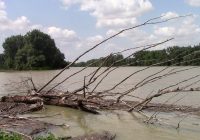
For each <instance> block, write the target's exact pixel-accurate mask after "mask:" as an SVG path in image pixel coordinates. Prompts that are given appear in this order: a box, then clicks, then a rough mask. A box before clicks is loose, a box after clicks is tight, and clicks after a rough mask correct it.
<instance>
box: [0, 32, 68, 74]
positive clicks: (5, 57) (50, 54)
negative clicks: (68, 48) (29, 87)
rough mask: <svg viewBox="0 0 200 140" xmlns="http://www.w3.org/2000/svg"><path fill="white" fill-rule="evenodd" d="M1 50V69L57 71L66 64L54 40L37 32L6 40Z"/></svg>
mask: <svg viewBox="0 0 200 140" xmlns="http://www.w3.org/2000/svg"><path fill="white" fill-rule="evenodd" d="M3 49H4V53H3V54H0V68H1V69H13V70H30V69H59V68H63V67H64V66H65V65H66V64H67V62H65V57H64V54H62V53H61V52H60V50H59V49H58V48H57V47H56V45H55V42H54V40H53V39H52V38H51V37H50V36H49V35H47V34H45V33H43V32H41V31H39V30H33V31H31V32H28V33H27V34H26V35H24V36H22V35H16V36H11V37H8V38H6V39H5V41H4V43H3Z"/></svg>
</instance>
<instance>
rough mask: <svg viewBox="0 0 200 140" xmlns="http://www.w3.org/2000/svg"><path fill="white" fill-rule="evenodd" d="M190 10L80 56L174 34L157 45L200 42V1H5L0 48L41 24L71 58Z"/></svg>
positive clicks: (0, 13) (102, 53) (1, 2)
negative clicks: (151, 22) (156, 19)
mask: <svg viewBox="0 0 200 140" xmlns="http://www.w3.org/2000/svg"><path fill="white" fill-rule="evenodd" d="M188 14H192V15H191V16H188V17H184V18H179V19H174V20H171V21H168V22H166V23H162V24H155V25H147V26H145V27H140V28H137V29H134V30H131V31H128V32H125V33H123V34H122V35H120V36H118V37H116V38H114V39H112V40H110V41H108V42H107V43H105V44H103V45H101V46H99V47H98V48H97V49H95V50H94V51H92V52H90V53H88V54H87V55H86V56H84V57H83V58H81V59H80V60H88V59H92V58H99V57H103V56H106V55H108V54H109V53H111V52H118V51H121V50H123V49H127V48H133V47H138V46H142V45H146V44H152V43H157V42H160V41H164V40H166V39H169V38H172V37H173V38H174V40H172V41H170V42H168V43H166V44H163V45H161V46H157V47H156V48H154V49H163V48H167V47H169V46H175V45H178V46H188V45H195V44H199V43H200V17H199V16H200V15H199V14H200V0H0V53H2V52H3V47H2V44H3V42H4V40H5V38H7V37H9V36H11V35H18V34H22V35H24V34H26V32H28V31H31V30H33V29H39V30H41V31H42V32H45V33H47V34H49V35H50V36H51V37H52V38H53V39H54V40H55V42H56V46H57V47H58V48H59V49H60V50H61V52H63V53H64V54H65V58H66V60H68V61H72V60H74V59H75V58H76V57H77V56H78V55H80V54H81V53H83V52H84V51H86V50H87V49H89V48H90V47H92V46H93V45H95V44H96V43H98V42H100V41H102V40H103V39H104V38H106V37H109V36H111V35H113V34H115V33H116V32H118V31H120V30H121V29H125V28H128V27H132V26H135V25H138V24H141V23H143V22H145V21H146V20H148V19H150V18H154V17H158V16H162V18H161V19H160V20H165V19H169V18H173V17H177V16H181V15H188ZM125 55H126V54H125Z"/></svg>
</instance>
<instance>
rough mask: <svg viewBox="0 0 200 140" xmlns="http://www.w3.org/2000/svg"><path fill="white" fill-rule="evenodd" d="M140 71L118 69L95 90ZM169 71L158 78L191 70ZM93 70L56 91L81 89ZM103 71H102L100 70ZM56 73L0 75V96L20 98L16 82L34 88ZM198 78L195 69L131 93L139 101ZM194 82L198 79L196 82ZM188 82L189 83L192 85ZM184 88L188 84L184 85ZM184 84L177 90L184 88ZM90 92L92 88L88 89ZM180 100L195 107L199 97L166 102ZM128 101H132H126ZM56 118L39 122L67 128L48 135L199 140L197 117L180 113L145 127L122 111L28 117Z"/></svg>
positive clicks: (63, 111) (53, 110)
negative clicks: (25, 82) (28, 79)
mask: <svg viewBox="0 0 200 140" xmlns="http://www.w3.org/2000/svg"><path fill="white" fill-rule="evenodd" d="M143 68H144V67H122V68H119V69H117V70H116V71H114V72H113V73H111V74H110V75H109V76H108V77H107V78H106V79H105V81H104V82H103V83H102V84H101V85H100V86H99V87H98V89H97V90H105V89H109V88H111V87H112V86H113V85H115V84H116V83H118V82H119V81H121V80H122V79H123V78H124V77H126V76H128V75H130V74H131V73H133V72H135V71H138V70H140V69H143ZM163 68H164V67H153V68H150V69H147V70H145V71H142V72H140V73H137V74H136V75H134V76H133V77H131V78H130V79H128V80H127V81H126V82H124V83H123V84H122V85H121V86H119V87H118V88H116V89H115V90H114V91H124V90H127V89H129V88H131V87H133V85H135V84H137V83H138V82H139V81H141V80H142V79H144V78H145V77H147V76H148V75H151V74H153V73H156V72H158V71H160V70H162V69H163ZM174 68H175V67H173V68H169V69H166V70H165V71H163V72H161V73H159V74H158V75H163V74H165V73H167V72H172V70H173V71H179V70H183V69H188V68H192V67H177V68H175V69H174ZM80 69H81V68H70V69H68V70H67V71H65V72H64V73H63V75H61V76H60V77H58V79H57V80H56V81H55V82H54V83H52V85H54V84H55V83H57V82H59V81H61V80H62V79H64V78H65V77H67V76H68V75H70V74H72V73H74V72H76V71H78V70H80ZM95 69H96V68H88V69H86V70H85V71H84V72H82V73H80V74H78V75H76V76H74V77H73V78H71V79H69V80H68V81H66V82H65V83H63V84H62V86H59V89H61V90H65V91H67V90H68V91H72V90H74V89H77V88H78V87H80V86H83V79H84V75H87V74H89V73H91V72H92V71H93V70H95ZM103 69H105V68H103ZM57 72H58V71H57V70H55V71H54V70H52V71H20V72H16V71H10V72H0V96H3V95H7V94H19V93H20V94H23V90H24V89H23V88H22V89H19V88H18V87H19V86H21V87H25V86H26V85H22V84H19V82H20V81H22V80H23V79H25V78H26V77H32V78H33V81H34V82H35V83H36V85H37V86H40V85H43V84H44V83H45V82H47V81H48V80H49V79H50V78H52V76H53V75H55V74H56V73H57ZM198 74H200V68H198V67H195V68H192V69H190V70H187V71H184V72H180V73H176V74H175V75H171V76H167V77H164V78H163V79H161V80H158V81H156V82H154V83H151V84H148V85H145V86H144V87H142V88H139V89H138V90H136V91H135V92H134V95H135V96H140V97H142V98H144V97H146V96H147V95H149V94H150V93H153V92H157V91H158V90H159V89H162V88H164V87H166V86H169V85H172V84H176V83H177V82H180V81H182V80H184V79H187V78H190V77H193V76H195V75H198ZM195 80H198V77H197V78H196V79H193V80H192V81H193V82H194V81H195ZM192 81H190V82H192ZM184 84H185V85H187V84H188V83H187V82H186V83H184ZM184 84H182V85H179V86H184ZM199 86H200V83H196V84H195V85H192V86H191V87H199ZM90 88H92V86H91V87H90ZM170 96H172V95H169V96H163V97H162V98H158V99H155V100H154V102H163V101H165V100H166V99H168V98H169V97H170ZM179 99H181V100H180V101H178V102H177V104H181V105H193V106H199V101H200V95H199V94H198V92H191V93H180V94H179V95H177V96H176V97H175V98H173V99H172V100H170V101H169V103H170V102H174V101H177V100H179ZM130 100H132V99H130ZM53 114H57V115H56V116H53V117H50V118H43V119H42V120H44V121H47V122H51V123H55V124H63V123H64V124H67V125H69V127H68V128H57V129H53V130H52V132H53V133H55V134H56V135H58V136H69V135H70V136H78V135H83V134H86V133H92V132H98V131H102V130H108V131H111V132H112V133H115V134H116V135H117V137H116V139H117V140H133V139H137V140H147V139H148V140H188V139H190V140H199V137H200V133H199V132H200V117H199V116H191V115H190V116H187V115H185V114H181V113H160V114H159V119H160V122H161V124H156V125H150V124H149V125H147V124H145V123H143V120H144V116H142V115H141V114H138V113H127V112H123V111H112V112H111V111H106V112H101V115H91V114H87V113H84V112H81V111H77V110H73V109H67V108H62V107H54V106H46V109H44V110H42V111H39V112H36V113H32V114H29V115H31V116H44V115H53ZM151 114H152V113H150V112H146V115H151ZM183 118H185V119H184V121H182V122H181V123H180V129H178V130H176V129H175V128H176V127H177V124H178V122H179V121H180V120H181V119H183Z"/></svg>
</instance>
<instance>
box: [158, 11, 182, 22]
mask: <svg viewBox="0 0 200 140" xmlns="http://www.w3.org/2000/svg"><path fill="white" fill-rule="evenodd" d="M161 16H162V17H161V19H164V20H165V19H171V18H174V17H178V16H179V15H178V14H177V13H175V12H171V11H170V12H167V13H163V14H161Z"/></svg>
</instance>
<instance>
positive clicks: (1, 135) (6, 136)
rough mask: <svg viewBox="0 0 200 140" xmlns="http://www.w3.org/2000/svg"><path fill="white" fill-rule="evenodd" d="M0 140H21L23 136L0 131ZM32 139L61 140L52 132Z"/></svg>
mask: <svg viewBox="0 0 200 140" xmlns="http://www.w3.org/2000/svg"><path fill="white" fill-rule="evenodd" d="M0 140H23V138H22V137H21V136H20V135H18V134H15V133H7V132H4V131H0ZM33 140H62V138H56V137H55V136H54V135H53V134H51V133H49V134H48V135H47V136H40V137H37V138H34V139H33Z"/></svg>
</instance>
